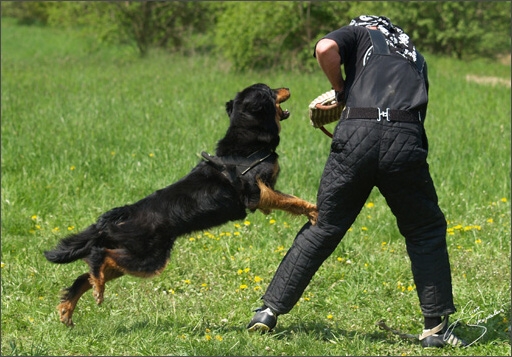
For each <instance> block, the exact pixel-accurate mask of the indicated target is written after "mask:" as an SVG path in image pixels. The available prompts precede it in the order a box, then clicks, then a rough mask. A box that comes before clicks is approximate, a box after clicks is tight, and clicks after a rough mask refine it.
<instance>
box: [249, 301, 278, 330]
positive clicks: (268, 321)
mask: <svg viewBox="0 0 512 357" xmlns="http://www.w3.org/2000/svg"><path fill="white" fill-rule="evenodd" d="M254 311H256V314H254V316H253V318H252V320H251V322H249V325H247V330H249V331H250V332H254V331H260V332H261V333H265V332H269V331H272V329H273V328H274V327H276V324H277V315H276V314H274V312H272V310H270V308H269V307H266V306H262V307H260V308H259V309H256V310H254Z"/></svg>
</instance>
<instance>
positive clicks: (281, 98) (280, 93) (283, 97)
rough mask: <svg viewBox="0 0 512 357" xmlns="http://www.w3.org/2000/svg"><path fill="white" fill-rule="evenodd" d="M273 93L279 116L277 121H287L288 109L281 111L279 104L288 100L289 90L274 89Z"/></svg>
mask: <svg viewBox="0 0 512 357" xmlns="http://www.w3.org/2000/svg"><path fill="white" fill-rule="evenodd" d="M273 91H274V93H276V95H277V98H276V109H277V115H278V116H279V121H281V120H285V119H288V117H289V116H290V111H289V110H288V109H285V110H283V109H281V104H282V103H284V102H286V101H287V100H288V98H290V90H289V89H288V88H279V89H274V90H273Z"/></svg>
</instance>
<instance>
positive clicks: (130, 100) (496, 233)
mask: <svg viewBox="0 0 512 357" xmlns="http://www.w3.org/2000/svg"><path fill="white" fill-rule="evenodd" d="M1 46H2V52H1V53H2V57H1V65H2V78H1V80H2V81H1V106H2V107H1V118H2V123H1V134H2V147H1V149H2V157H1V163H2V194H1V201H2V203H1V224H2V257H1V279H2V284H1V300H2V306H1V311H2V326H1V327H2V342H1V346H2V347H1V348H2V349H1V354H2V355H96V356H97V355H216V356H219V355H238V356H241V355H294V356H297V355H395V356H399V355H438V354H440V353H441V354H443V355H488V356H491V355H492V356H495V355H510V226H511V222H510V142H511V138H510V132H511V131H510V129H511V128H510V115H511V113H510V94H511V93H510V86H509V85H508V86H507V85H506V84H503V83H501V84H500V83H498V84H497V85H494V86H493V85H490V84H485V83H478V82H476V81H474V80H473V79H474V78H475V76H476V78H481V77H489V76H490V77H495V78H498V79H504V80H507V79H510V66H507V65H502V64H498V63H491V62H487V61H483V60H482V61H473V62H462V61H457V60H453V59H446V58H437V57H434V56H430V55H428V54H426V58H427V61H428V63H429V74H430V82H431V93H430V94H431V99H430V106H429V111H428V116H427V121H426V130H427V133H428V136H429V144H430V154H429V155H430V156H429V163H430V165H431V173H432V176H433V178H434V181H435V183H436V187H437V190H438V195H439V200H440V205H441V208H442V209H443V211H444V212H445V215H446V217H447V220H448V227H449V228H448V232H447V234H448V236H447V237H448V245H449V253H450V258H451V264H452V269H453V284H454V295H455V303H456V306H457V308H458V312H457V313H456V314H454V315H453V318H452V320H453V321H455V320H459V323H458V327H457V328H456V329H457V331H458V334H459V335H460V336H461V337H463V338H466V339H468V340H469V341H474V340H476V339H477V338H478V337H479V336H480V335H481V331H482V329H481V328H480V327H475V326H473V325H479V326H483V327H485V328H486V329H487V330H486V333H485V334H484V335H483V337H482V338H481V339H480V340H478V341H477V343H475V344H474V345H473V346H471V347H470V348H468V349H443V350H424V349H422V348H421V347H420V346H419V345H418V343H415V342H412V341H408V340H404V339H401V338H400V337H398V336H395V335H392V334H390V333H387V332H385V331H382V330H380V329H379V328H378V327H377V326H376V325H375V323H376V322H378V321H379V320H382V319H384V320H386V322H387V323H388V324H389V325H390V326H392V327H393V328H395V329H398V330H400V331H402V332H407V333H416V334H417V333H420V332H421V329H422V321H423V320H422V316H421V313H420V309H419V305H418V301H417V296H416V291H415V286H414V283H413V280H412V275H411V272H410V268H409V260H408V257H407V253H406V251H405V244H404V242H403V238H402V237H401V236H400V234H399V233H398V230H397V228H396V226H395V221H394V218H393V216H392V214H391V212H390V210H389V209H388V208H387V206H386V204H385V201H384V199H383V198H382V197H381V196H380V194H379V193H378V191H377V190H375V191H374V192H372V194H371V196H370V198H369V200H368V202H367V205H366V206H365V208H364V209H363V211H362V212H361V214H360V216H359V217H358V219H357V221H356V222H355V223H354V225H353V227H352V228H351V230H350V231H349V232H348V233H347V235H346V237H345V239H344V240H343V242H342V243H341V244H340V245H339V247H338V248H337V249H336V251H335V252H334V254H333V255H332V256H331V257H330V258H329V259H327V261H326V262H325V263H324V265H323V266H322V267H321V268H320V270H319V271H318V273H317V274H316V275H315V277H314V279H313V280H312V282H311V284H310V285H309V287H308V288H307V290H306V292H305V293H304V295H303V297H302V298H301V300H300V302H299V304H298V305H297V306H296V307H295V308H294V309H293V310H292V311H291V313H290V314H288V315H284V316H281V317H280V318H279V323H278V326H277V328H276V331H275V333H274V334H271V335H258V334H249V333H247V332H246V331H245V326H246V324H247V323H248V321H249V320H250V319H251V317H252V315H253V312H252V309H254V308H256V307H258V306H259V305H260V300H259V299H260V297H261V295H262V294H263V292H264V290H265V288H266V286H267V285H268V283H269V282H270V279H271V278H272V276H273V273H274V271H275V270H276V268H277V266H278V264H279V262H280V260H281V259H282V257H283V255H284V254H285V252H286V250H287V249H288V247H289V246H290V245H291V243H292V240H293V238H294V237H295V234H296V232H297V231H298V230H299V229H300V227H301V226H302V224H303V223H304V219H303V218H294V217H290V216H287V215H286V214H284V213H282V212H273V213H272V214H271V215H269V216H265V215H263V214H262V213H260V212H257V213H255V214H251V215H249V216H248V217H247V220H246V221H241V222H237V223H229V224H226V225H224V226H221V227H218V228H215V229H212V230H210V231H208V232H198V233H197V234H194V235H191V236H186V237H182V238H181V239H180V240H179V241H178V242H177V244H176V246H175V249H174V251H173V254H172V256H171V261H170V264H169V266H168V267H167V268H166V270H165V271H164V272H163V273H162V274H161V275H160V276H158V277H156V278H153V279H150V280H141V279H137V278H133V277H123V278H121V279H118V280H116V281H114V282H112V283H109V284H107V287H106V292H105V301H104V303H103V304H102V305H101V306H96V305H95V304H94V301H93V298H92V296H91V294H90V293H88V294H86V295H85V296H84V297H83V298H82V299H81V301H80V302H79V304H78V307H77V311H76V312H75V315H74V321H75V324H76V326H75V327H74V328H73V329H68V328H66V327H65V326H64V325H63V324H61V323H60V322H59V319H58V314H57V311H56V309H55V307H56V305H57V304H58V300H59V299H58V294H59V290H60V289H61V288H63V287H66V286H69V285H70V284H71V282H72V281H73V280H74V278H75V277H76V276H78V275H79V274H81V273H83V272H85V271H86V269H87V267H86V265H85V264H84V263H82V262H76V263H74V264H69V265H64V266H58V265H53V264H51V263H49V262H47V261H46V260H45V258H44V256H43V254H42V253H43V251H44V250H47V249H49V248H51V247H53V246H54V245H55V244H56V243H57V241H58V240H59V239H61V238H62V237H64V236H65V235H66V234H68V233H69V232H76V231H78V230H81V229H83V228H85V227H86V226H88V225H89V224H91V223H92V222H94V221H95V220H96V218H97V217H98V216H99V215H100V214H101V213H103V212H105V211H107V210H109V209H110V208H112V207H115V206H119V205H123V204H128V203H131V202H134V201H137V200H139V199H140V198H142V197H144V196H146V195H147V194H149V193H151V192H153V191H154V190H156V189H159V188H162V187H164V186H167V185H169V184H171V183H173V182H175V181H176V180H178V179H179V178H181V177H182V176H184V175H185V174H186V173H188V172H189V171H190V169H191V168H192V167H194V166H195V164H196V163H197V162H198V160H199V158H198V156H197V154H198V153H200V152H201V151H208V152H213V151H214V150H215V144H216V142H217V140H219V139H220V138H221V137H222V136H223V135H224V133H225V131H226V129H227V127H228V118H227V115H226V114H225V110H224V104H225V102H226V101H227V100H229V99H231V98H232V97H233V96H234V95H235V93H236V92H237V91H239V90H241V89H243V88H245V87H246V86H248V85H250V84H253V83H255V82H265V83H267V84H269V85H270V86H272V87H278V86H286V87H289V88H290V90H291V93H292V97H291V99H290V100H289V101H288V102H287V103H286V107H287V108H288V109H289V110H290V111H291V113H292V115H291V117H290V119H288V120H287V121H285V122H283V125H282V126H283V129H282V136H281V145H280V146H279V150H278V151H279V154H280V164H281V170H282V171H281V176H280V180H279V182H278V184H277V189H279V190H282V191H284V192H288V193H292V194H295V195H298V196H300V197H302V198H304V199H307V200H310V201H314V200H315V197H316V190H317V187H318V181H319V178H320V175H321V173H322V170H323V165H324V163H325V160H326V158H327V154H328V151H329V145H330V142H329V139H328V138H327V137H326V136H325V135H323V134H322V133H321V132H320V131H319V130H316V129H314V128H313V127H311V126H310V124H309V121H308V119H307V106H308V104H309V102H310V101H311V100H312V99H313V98H315V97H316V96H317V95H319V94H320V93H322V92H324V91H326V90H328V89H329V84H328V82H327V80H326V79H325V78H324V76H323V74H322V73H321V71H320V69H318V71H317V72H315V73H313V74H302V73H286V72H272V71H268V72H263V73H262V72H247V73H233V72H231V71H229V66H226V65H225V64H223V63H222V62H221V61H217V60H215V59H214V58H210V57H192V58H190V57H178V56H172V55H169V54H166V53H162V52H159V51H155V52H153V53H151V55H150V56H149V57H148V58H145V59H140V58H139V57H138V56H137V54H136V52H135V51H134V50H133V49H131V48H129V47H120V48H101V47H100V48H98V47H96V46H93V44H92V43H91V42H90V40H88V39H87V38H82V37H80V36H78V35H77V34H76V33H74V32H66V31H59V30H56V29H48V28H38V27H19V26H16V25H15V24H14V23H13V22H11V21H2V33H1ZM468 75H470V76H472V77H469V78H467V76H468ZM472 78H473V79H472ZM508 84H510V81H509V82H508ZM331 125H332V124H331ZM330 129H332V128H330Z"/></svg>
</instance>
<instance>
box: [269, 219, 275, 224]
mask: <svg viewBox="0 0 512 357" xmlns="http://www.w3.org/2000/svg"><path fill="white" fill-rule="evenodd" d="M268 223H270V224H276V220H275V219H273V218H272V219H271V220H270V221H268Z"/></svg>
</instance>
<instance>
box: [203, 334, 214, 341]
mask: <svg viewBox="0 0 512 357" xmlns="http://www.w3.org/2000/svg"><path fill="white" fill-rule="evenodd" d="M204 338H205V339H206V341H210V340H211V339H212V336H210V335H205V336H204Z"/></svg>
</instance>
